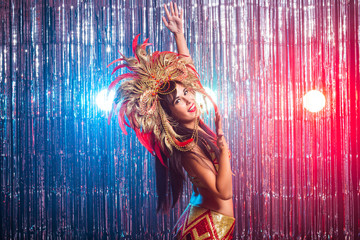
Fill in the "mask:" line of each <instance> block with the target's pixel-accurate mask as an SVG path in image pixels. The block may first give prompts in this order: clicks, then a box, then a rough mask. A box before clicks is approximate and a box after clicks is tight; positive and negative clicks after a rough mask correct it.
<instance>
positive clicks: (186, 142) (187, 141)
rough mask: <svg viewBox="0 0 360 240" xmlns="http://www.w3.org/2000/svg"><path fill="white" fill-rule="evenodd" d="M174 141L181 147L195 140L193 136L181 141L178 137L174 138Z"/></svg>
mask: <svg viewBox="0 0 360 240" xmlns="http://www.w3.org/2000/svg"><path fill="white" fill-rule="evenodd" d="M173 139H174V142H175V144H176V145H178V146H179V147H185V146H186V145H187V144H189V143H191V142H192V141H194V139H193V138H189V139H188V140H186V141H185V142H180V141H179V140H177V139H176V138H173Z"/></svg>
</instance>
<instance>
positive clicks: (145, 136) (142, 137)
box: [134, 128, 154, 153]
mask: <svg viewBox="0 0 360 240" xmlns="http://www.w3.org/2000/svg"><path fill="white" fill-rule="evenodd" d="M134 130H135V133H136V136H137V137H138V139H139V141H140V143H141V144H142V145H143V146H144V147H145V148H146V149H147V150H148V151H149V152H150V153H153V152H154V150H153V149H152V147H151V146H150V143H149V140H150V139H149V135H150V134H151V133H143V132H141V131H140V129H138V128H134Z"/></svg>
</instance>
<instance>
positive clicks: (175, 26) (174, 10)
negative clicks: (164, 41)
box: [162, 2, 183, 34]
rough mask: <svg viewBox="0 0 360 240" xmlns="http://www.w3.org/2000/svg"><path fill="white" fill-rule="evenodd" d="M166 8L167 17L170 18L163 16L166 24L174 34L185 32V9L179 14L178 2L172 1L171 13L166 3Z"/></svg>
mask: <svg viewBox="0 0 360 240" xmlns="http://www.w3.org/2000/svg"><path fill="white" fill-rule="evenodd" d="M174 5H175V6H174ZM164 9H165V13H166V17H167V19H168V20H166V18H165V17H164V16H163V17H162V20H163V22H164V24H165V26H166V27H167V28H168V29H169V30H170V31H171V32H172V33H174V34H182V33H183V28H182V25H183V22H182V20H183V10H182V9H181V11H180V14H179V11H178V7H177V5H176V3H172V2H170V11H171V14H170V13H169V10H168V8H167V7H166V5H165V4H164Z"/></svg>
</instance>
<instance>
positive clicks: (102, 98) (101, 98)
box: [96, 89, 115, 111]
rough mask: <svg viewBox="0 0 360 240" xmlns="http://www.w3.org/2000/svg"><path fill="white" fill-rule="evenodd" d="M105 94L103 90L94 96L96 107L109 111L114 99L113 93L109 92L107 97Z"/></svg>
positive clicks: (105, 91)
mask: <svg viewBox="0 0 360 240" xmlns="http://www.w3.org/2000/svg"><path fill="white" fill-rule="evenodd" d="M107 93H108V91H107V89H103V90H101V91H100V92H99V93H98V95H97V96H96V105H98V107H99V108H100V109H101V110H104V111H110V110H111V107H112V102H113V100H114V97H115V91H111V92H110V93H109V95H108V96H107Z"/></svg>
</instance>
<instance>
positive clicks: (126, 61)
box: [108, 34, 233, 239]
mask: <svg viewBox="0 0 360 240" xmlns="http://www.w3.org/2000/svg"><path fill="white" fill-rule="evenodd" d="M139 35H140V34H139ZM139 35H137V36H136V37H135V38H134V40H133V44H132V48H133V53H134V56H135V57H129V58H127V57H125V56H124V55H123V54H121V53H120V55H121V56H122V58H120V59H116V60H114V61H113V62H111V63H110V64H109V65H108V67H109V66H110V65H112V64H114V63H117V62H121V61H123V63H122V64H120V65H118V66H116V67H115V68H114V70H113V71H112V74H114V73H115V72H116V71H117V70H119V69H122V68H124V67H126V68H128V69H129V70H130V72H129V73H124V74H121V75H120V76H118V77H116V78H115V80H114V81H113V82H111V84H110V86H109V87H108V92H110V91H111V90H112V89H113V88H114V87H115V86H116V85H117V84H118V83H119V82H120V81H122V80H124V79H127V80H126V81H123V82H122V83H121V84H120V86H119V87H118V89H117V91H116V95H115V99H114V103H113V108H112V111H111V112H110V114H109V117H108V123H110V119H111V116H112V114H113V112H116V111H118V112H117V116H118V122H119V125H120V128H121V130H122V131H123V132H124V134H127V132H126V129H125V125H126V126H128V127H130V128H132V129H133V130H134V131H135V133H136V136H137V137H138V139H139V141H140V143H141V144H142V145H144V146H145V148H146V149H147V150H148V151H149V152H150V153H151V154H152V155H156V156H157V157H158V158H159V160H160V162H161V163H162V164H163V165H164V166H165V167H167V164H166V163H165V162H164V160H163V158H162V154H161V153H163V154H165V156H167V157H170V156H171V155H172V153H173V150H174V149H173V148H174V147H175V148H176V149H177V150H179V151H190V150H191V149H192V148H193V147H194V146H196V144H197V138H198V126H199V121H202V120H201V119H200V117H198V116H196V119H197V120H196V124H195V128H194V131H193V134H192V135H191V137H190V138H189V139H185V136H181V135H179V134H177V133H176V132H175V131H174V128H173V127H174V126H176V125H177V124H178V123H177V122H176V120H175V119H173V118H171V116H169V115H168V114H167V113H166V112H165V110H164V109H163V107H162V106H161V104H160V98H161V96H163V95H166V94H170V93H171V92H172V91H174V90H175V89H176V85H175V84H170V81H174V82H178V83H181V84H182V85H183V86H184V87H186V88H187V89H189V90H190V91H193V92H196V93H200V94H202V95H203V96H204V98H205V97H208V98H209V99H210V101H211V102H212V103H213V105H214V108H215V111H216V112H217V107H216V104H215V103H214V102H213V100H212V99H211V97H210V96H209V95H208V94H207V93H206V92H205V90H204V88H203V87H202V85H201V83H200V80H199V77H198V73H197V72H196V70H195V69H194V68H193V66H192V62H191V60H189V58H186V57H187V56H184V55H181V54H178V53H173V52H169V51H166V52H159V51H155V52H154V53H152V54H150V53H148V52H147V51H146V47H147V46H149V45H151V44H150V43H148V39H146V40H145V41H144V42H143V43H142V44H140V45H139V44H138V38H139ZM205 102H206V101H205ZM125 116H126V117H127V119H128V121H129V122H127V121H126V120H125ZM201 123H203V122H201ZM199 209H201V208H198V207H195V206H191V205H189V207H188V209H187V210H186V211H185V212H184V214H185V215H184V214H183V215H182V217H181V219H184V224H185V223H186V224H188V223H189V221H188V220H189V219H192V220H191V221H192V222H193V220H194V219H200V218H199V216H200V215H201V216H202V217H201V219H203V217H204V216H205V215H206V216H205V218H206V219H207V220H209V219H210V220H209V221H210V222H209V225H208V228H209V229H211V233H212V234H213V233H214V234H215V235H214V234H213V235H214V236H220V235H221V234H220V233H218V234H216V232H219V231H220V229H217V227H216V226H213V225H214V224H215V225H216V224H217V221H218V220H219V221H222V220H221V219H222V218H220V217H218V216H219V215H218V214H219V213H214V212H213V211H210V210H207V209H203V210H204V211H205V212H206V213H204V214H205V215H204V214H203V211H202V210H199ZM199 214H200V215H199ZM198 215H199V216H198ZM220 215H221V214H220ZM225 217H226V216H225ZM186 219H187V220H186ZM211 219H212V220H211ZM211 221H212V222H211ZM202 223H205V222H202ZM210 223H211V224H210ZM181 226H182V225H181V221H179V222H178V224H177V227H178V228H179V229H180V228H181ZM184 226H185V225H184ZM186 226H188V225H186ZM217 226H220V225H217ZM220 228H221V229H222V227H220ZM232 229H233V227H232ZM221 231H222V230H221ZM222 232H223V231H222ZM200 233H201V232H200ZM200 233H199V234H200ZM213 235H211V236H213ZM229 235H231V234H229ZM192 239H196V238H192ZM209 239H213V238H209ZM214 239H217V238H214ZM221 239H223V238H221ZM225 239H227V238H225Z"/></svg>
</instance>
